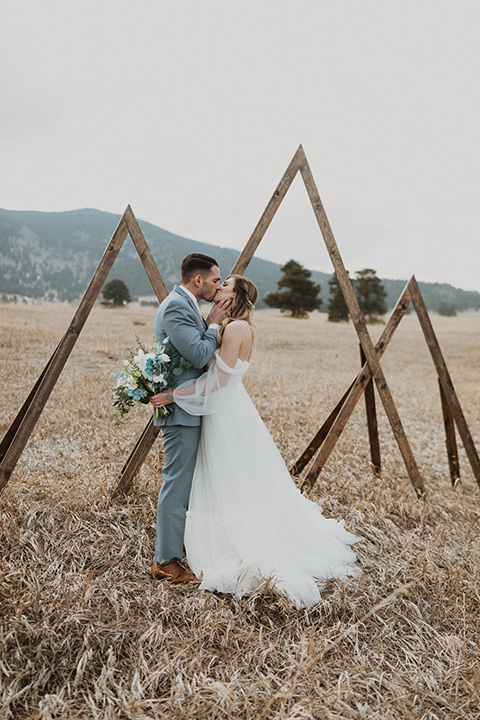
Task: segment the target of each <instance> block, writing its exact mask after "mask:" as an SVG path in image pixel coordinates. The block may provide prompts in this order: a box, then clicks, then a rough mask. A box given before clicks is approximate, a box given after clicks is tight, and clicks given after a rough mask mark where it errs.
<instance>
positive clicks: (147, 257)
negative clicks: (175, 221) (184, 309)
mask: <svg viewBox="0 0 480 720" xmlns="http://www.w3.org/2000/svg"><path fill="white" fill-rule="evenodd" d="M124 218H125V222H126V223H127V227H128V232H129V233H130V237H131V238H132V240H133V244H134V245H135V247H136V249H137V252H138V254H139V256H140V260H141V261H142V264H143V267H144V268H145V272H146V273H147V275H148V279H149V280H150V282H151V284H152V288H153V290H154V292H155V295H156V296H157V298H158V302H159V303H161V302H162V300H164V299H165V298H166V297H167V295H168V292H167V288H166V287H165V283H164V282H163V278H162V276H161V275H160V271H159V269H158V267H157V265H156V263H155V260H154V259H153V255H152V253H151V252H150V248H149V247H148V245H147V241H146V240H145V236H144V235H143V233H142V231H141V229H140V225H139V224H138V221H137V218H136V217H135V215H134V214H133V211H132V208H131V207H130V205H128V206H127V209H126V210H125V213H124Z"/></svg>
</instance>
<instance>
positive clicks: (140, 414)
mask: <svg viewBox="0 0 480 720" xmlns="http://www.w3.org/2000/svg"><path fill="white" fill-rule="evenodd" d="M74 310H75V308H74V307H71V306H67V305H50V304H45V305H23V304H22V305H16V306H14V305H2V306H0V319H1V348H2V349H1V375H0V384H1V393H0V403H1V414H0V435H3V433H4V432H5V431H6V430H7V429H8V427H9V426H10V423H11V422H12V421H13V419H14V417H15V415H16V413H17V411H18V409H19V408H20V406H21V404H22V402H23V401H24V399H25V398H26V396H27V395H28V392H29V391H30V389H31V387H32V385H33V384H34V382H35V380H36V379H37V377H38V375H39V374H40V372H41V370H42V369H43V367H44V365H45V363H46V362H47V360H48V358H49V357H50V355H51V353H52V351H53V350H54V348H55V346H56V344H57V342H58V341H59V339H60V338H61V337H62V335H63V333H64V331H65V330H66V328H67V326H68V324H69V322H70V320H71V318H72V316H73V314H74ZM154 316H155V309H154V308H151V307H135V306H133V305H132V306H130V307H128V308H124V309H121V310H109V309H105V308H101V307H96V308H94V310H93V311H92V314H91V316H90V318H89V319H88V321H87V324H86V326H85V328H84V330H83V331H82V333H81V335H80V337H79V340H78V342H77V344H76V346H75V349H74V351H73V353H72V355H71V357H70V359H69V360H68V362H67V364H66V366H65V369H64V371H63V373H62V375H61V376H60V379H59V381H58V383H57V386H56V387H55V389H54V391H53V393H52V395H51V397H50V400H49V401H48V403H47V405H46V407H45V409H44V412H43V413H42V416H41V418H40V420H39V422H38V424H37V426H36V428H35V430H34V433H33V434H32V436H31V438H30V440H29V442H28V444H27V446H26V448H25V450H24V452H23V454H22V456H21V458H20V460H19V462H18V465H17V467H16V469H15V472H14V474H13V476H12V478H11V480H10V482H9V483H8V485H7V486H6V488H5V490H4V491H3V493H2V495H0V547H1V552H0V717H1V718H2V720H9V719H10V718H12V720H13V719H14V720H53V719H54V718H60V719H61V720H73V719H74V718H75V719H78V720H84V719H86V718H92V719H93V718H96V719H99V720H100V719H101V720H104V719H105V720H117V719H118V720H120V719H122V720H123V719H131V720H147V719H148V720H154V719H156V718H186V719H187V718H188V719H189V720H190V719H191V720H197V719H200V718H209V719H210V718H212V719H217V718H218V719H220V718H222V719H223V718H232V719H233V718H235V720H244V719H245V720H247V719H252V720H257V719H262V718H268V719H269V720H270V719H273V718H276V719H278V720H286V719H287V718H288V719H292V720H293V718H299V719H300V718H302V719H307V718H311V719H315V720H324V719H325V720H340V719H342V720H349V719H350V718H352V719H353V718H355V719H357V718H358V719H360V718H362V719H363V718H365V719H367V720H373V719H374V718H375V719H387V720H398V719H399V718H413V719H415V720H417V719H418V720H437V719H438V720H440V719H443V718H445V719H446V718H449V719H452V718H453V719H457V718H466V719H472V720H473V719H474V718H480V614H479V608H480V490H479V487H478V485H477V482H476V480H475V478H474V477H473V474H472V472H471V469H470V466H469V463H468V461H467V459H466V456H465V453H464V451H463V448H462V446H461V442H459V446H460V467H461V476H462V479H461V483H460V484H459V486H458V487H456V488H455V489H453V488H452V486H451V483H450V478H449V472H448V463H447V456H446V451H445V437H444V430H443V425H442V416H441V407H440V399H439V393H438V385H437V379H436V374H435V370H434V366H433V363H432V361H431V358H430V355H429V353H428V350H427V347H426V344H425V342H424V339H423V335H422V332H421V329H420V326H419V324H418V321H417V319H416V317H415V315H414V314H411V315H407V316H406V317H405V318H404V319H403V321H402V323H401V325H400V327H399V329H398V330H397V332H396V334H395V336H394V338H393V340H392V342H391V344H390V346H389V348H388V350H387V351H386V353H385V355H384V358H383V360H382V366H383V368H384V371H385V374H386V377H387V380H388V381H389V385H390V388H391V391H392V394H393V397H394V399H395V401H396V404H397V408H398V411H399V414H400V417H401V419H402V421H403V424H404V426H405V429H406V433H407V436H408V438H409V440H410V443H411V446H412V449H413V452H414V455H415V457H416V459H417V462H418V465H419V468H420V471H421V474H422V476H423V478H424V482H425V486H426V488H427V497H426V499H425V500H419V499H417V498H416V496H415V493H414V491H413V488H412V486H411V484H410V480H409V478H408V475H407V473H406V470H405V467H404V465H403V461H402V458H401V456H400V453H399V451H398V448H397V446H396V442H395V439H394V437H393V435H392V433H391V431H390V427H389V424H388V421H387V419H386V417H385V415H384V413H383V409H382V407H381V403H380V401H379V399H378V396H377V409H378V414H379V430H380V443H381V452H382V464H383V470H382V476H381V478H375V477H374V476H373V474H372V471H371V467H370V462H369V448H368V435H367V429H366V421H365V410H364V405H363V400H361V401H360V403H359V404H358V406H357V408H356V410H355V412H354V414H353V416H352V418H351V420H350V421H349V423H348V425H347V427H346V429H345V431H344V433H343V434H342V436H341V438H340V441H339V442H338V444H337V446H336V448H335V450H334V452H333V454H332V455H331V457H330V459H329V461H328V463H327V464H326V466H325V468H324V470H323V472H322V473H321V475H320V477H319V481H318V482H317V483H316V485H315V487H314V488H313V490H312V491H311V493H310V494H309V497H310V498H311V499H312V500H315V501H316V502H319V503H321V504H322V507H323V512H324V514H325V515H326V516H328V517H334V518H337V519H344V520H345V524H346V527H347V528H348V529H349V530H351V531H352V532H354V533H355V534H356V535H358V536H360V537H361V538H362V539H361V541H360V542H359V543H358V544H357V545H356V550H357V554H358V561H359V564H360V565H361V567H362V569H363V575H362V577H361V578H359V579H352V580H349V581H348V582H343V583H341V582H337V581H332V582H330V583H329V584H328V586H327V588H326V589H325V591H324V592H323V593H322V601H321V602H320V603H319V604H318V605H317V606H315V607H313V608H309V609H307V610H297V609H295V607H294V606H293V605H292V604H291V603H290V602H289V601H288V600H287V599H285V598H283V597H281V596H279V595H277V594H276V593H275V591H274V589H273V588H271V587H269V586H267V587H264V588H262V589H260V590H259V591H257V592H256V593H255V594H253V595H251V596H249V597H247V598H244V599H242V600H238V599H236V598H235V597H232V596H229V595H220V594H215V593H209V592H207V591H200V590H198V589H197V588H194V587H191V586H178V587H175V586H172V585H170V584H167V583H159V582H156V581H154V580H152V578H151V577H150V575H149V568H150V563H151V560H152V555H153V545H154V534H155V510H156V500H157V495H158V490H159V487H160V484H161V470H162V461H163V455H162V444H161V439H158V440H157V441H156V443H155V445H154V447H153V448H152V451H151V452H150V454H149V456H148V458H147V460H146V462H145V464H144V466H143V467H142V469H141V471H140V473H139V476H138V477H137V479H136V481H135V484H134V487H133V490H132V492H131V494H130V495H129V496H128V497H127V498H125V499H122V500H121V501H111V497H110V496H111V491H112V489H113V487H114V485H115V483H116V480H117V476H118V473H119V471H120V469H121V467H122V465H123V463H124V461H125V460H126V458H127V456H128V454H129V452H130V449H131V448H132V446H133V444H134V443H135V441H136V439H137V437H138V436H139V435H140V433H141V431H142V429H143V427H144V425H145V424H146V422H147V420H148V415H149V410H148V408H146V407H138V408H136V409H135V410H133V411H132V412H131V413H130V415H129V416H128V417H127V418H126V419H125V421H124V423H123V425H122V426H121V427H118V428H117V427H115V426H114V425H113V424H112V423H111V421H110V419H109V418H110V415H111V412H112V409H111V400H112V398H111V391H112V386H113V381H112V378H111V377H110V373H111V372H112V371H113V372H117V371H118V370H119V369H120V368H121V364H122V359H123V357H125V355H126V352H127V350H128V348H129V346H131V345H133V344H135V337H136V336H138V337H139V338H140V339H141V340H142V341H143V342H145V343H147V344H148V343H150V341H151V340H152V336H153V321H154ZM255 321H256V324H257V332H256V340H255V352H254V356H253V359H252V362H251V367H250V369H249V371H248V373H247V375H246V378H245V384H246V387H247V390H248V392H249V394H250V395H251V397H252V399H253V400H254V402H255V403H256V405H257V407H258V409H259V412H260V414H261V416H262V418H263V420H264V421H265V423H266V425H267V426H268V428H269V430H270V432H271V433H272V435H273V437H274V439H275V441H276V443H277V445H278V447H279V449H280V451H281V453H282V455H283V457H284V459H285V461H286V463H287V464H288V465H291V464H292V462H293V461H294V460H296V459H297V457H298V455H299V454H300V452H301V451H302V450H303V449H304V447H305V445H306V443H307V442H308V441H309V440H310V439H311V437H312V435H313V434H314V433H315V432H316V430H317V429H318V427H319V426H320V425H321V423H322V422H323V420H324V419H325V418H326V416H327V415H328V414H329V412H330V411H331V410H332V408H333V407H334V405H335V404H336V402H337V400H338V399H339V398H340V397H341V395H342V394H343V392H344V391H345V389H346V387H347V386H348V385H349V384H350V382H351V380H352V379H353V377H354V376H355V374H356V373H357V371H358V368H359V362H360V360H359V349H358V342H357V339H356V334H355V331H354V329H353V327H352V326H351V324H349V325H343V324H342V325H336V324H331V323H328V322H326V316H325V315H321V314H312V316H311V317H310V318H309V319H307V320H294V319H291V318H287V317H284V316H282V315H280V314H279V313H278V312H276V311H260V312H258V313H256V317H255ZM433 323H434V327H435V330H436V332H437V336H438V339H439V342H440V346H441V348H442V350H443V353H444V355H445V358H446V361H447V365H448V367H449V370H450V374H451V376H452V379H453V383H454V386H455V389H456V391H457V394H458V396H459V399H460V403H461V405H462V408H463V411H464V413H465V416H466V419H467V422H468V423H469V427H470V431H471V433H472V435H473V439H474V442H475V444H476V446H477V448H480V410H479V407H480V403H479V399H480V398H479V395H480V393H479V389H478V388H479V384H478V378H479V376H480V349H479V347H480V343H479V337H480V315H479V314H471V315H461V316H459V317H457V318H441V317H437V316H433ZM381 329H382V328H381V326H372V327H371V333H372V336H373V338H374V339H376V338H377V337H378V335H379V334H380V332H381ZM260 481H261V479H260V478H259V482H260ZM296 481H297V482H298V480H296Z"/></svg>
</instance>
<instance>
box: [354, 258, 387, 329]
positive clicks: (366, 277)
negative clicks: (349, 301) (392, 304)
mask: <svg viewBox="0 0 480 720" xmlns="http://www.w3.org/2000/svg"><path fill="white" fill-rule="evenodd" d="M353 289H354V290H355V295H356V296H357V300H358V304H359V305H360V310H361V311H362V312H363V314H364V315H365V319H366V320H367V322H370V323H375V322H379V320H380V315H384V314H385V313H386V312H387V304H386V302H385V298H386V297H387V293H386V291H385V288H384V287H383V283H382V281H381V280H380V278H379V277H377V271H376V270H372V269H371V268H365V270H358V272H357V273H356V277H355V280H354V281H353Z"/></svg>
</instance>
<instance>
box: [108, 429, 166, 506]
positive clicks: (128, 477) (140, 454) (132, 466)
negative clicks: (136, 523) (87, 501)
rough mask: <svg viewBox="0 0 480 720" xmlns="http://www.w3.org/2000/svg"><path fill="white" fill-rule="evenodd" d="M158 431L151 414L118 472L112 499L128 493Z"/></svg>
mask: <svg viewBox="0 0 480 720" xmlns="http://www.w3.org/2000/svg"><path fill="white" fill-rule="evenodd" d="M159 432H160V427H159V426H157V425H154V424H153V416H152V417H151V418H150V420H149V421H148V423H147V425H146V426H145V428H144V430H143V432H142V434H141V435H140V437H139V439H138V440H137V442H136V444H135V447H134V448H133V450H132V452H131V453H130V455H129V457H128V460H127V461H126V463H125V465H124V466H123V468H122V470H121V472H120V475H119V479H118V482H117V484H116V486H115V488H114V490H113V492H112V495H111V499H112V500H113V498H115V497H118V496H119V495H128V493H129V492H130V489H131V487H132V484H133V481H134V479H135V476H136V474H137V473H138V471H139V470H140V468H141V466H142V465H143V463H144V461H145V459H146V457H147V455H148V453H149V452H150V450H151V448H152V445H153V443H154V442H155V439H156V437H157V436H158V433H159Z"/></svg>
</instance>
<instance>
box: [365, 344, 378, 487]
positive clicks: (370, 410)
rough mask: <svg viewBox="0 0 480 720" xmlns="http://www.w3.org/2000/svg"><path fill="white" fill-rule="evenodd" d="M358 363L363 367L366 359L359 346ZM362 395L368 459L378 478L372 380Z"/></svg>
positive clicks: (376, 426)
mask: <svg viewBox="0 0 480 720" xmlns="http://www.w3.org/2000/svg"><path fill="white" fill-rule="evenodd" d="M360 361H361V363H362V367H363V365H364V364H365V362H366V357H365V353H364V352H363V348H362V346H361V345H360ZM364 395H365V411H366V413H367V427H368V438H369V441H370V459H371V461H372V467H373V472H374V474H375V475H376V476H377V477H380V475H381V472H382V462H381V458H380V441H379V439H378V424H377V411H376V408H375V389H374V387H373V380H372V379H371V378H370V380H369V381H368V382H367V384H366V385H365V392H364Z"/></svg>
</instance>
